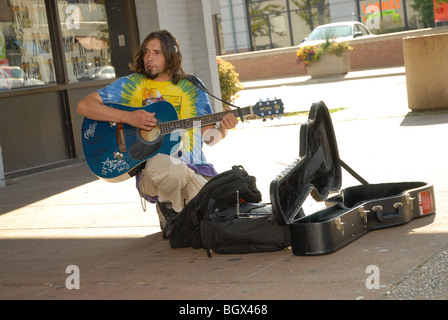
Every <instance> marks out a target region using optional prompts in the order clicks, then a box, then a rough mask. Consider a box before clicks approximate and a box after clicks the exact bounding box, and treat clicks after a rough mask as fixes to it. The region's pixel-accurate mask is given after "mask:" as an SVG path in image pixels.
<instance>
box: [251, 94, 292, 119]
mask: <svg viewBox="0 0 448 320" xmlns="http://www.w3.org/2000/svg"><path fill="white" fill-rule="evenodd" d="M283 112H284V108H283V102H282V99H277V98H275V99H273V100H271V99H266V100H264V101H262V100H261V99H260V101H258V102H257V103H256V104H255V105H253V106H252V107H251V113H252V114H253V115H256V116H258V117H260V118H263V121H266V117H269V118H270V119H271V120H272V119H273V118H274V117H277V118H280V116H281V115H282V114H283Z"/></svg>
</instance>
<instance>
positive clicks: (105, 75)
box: [78, 66, 115, 80]
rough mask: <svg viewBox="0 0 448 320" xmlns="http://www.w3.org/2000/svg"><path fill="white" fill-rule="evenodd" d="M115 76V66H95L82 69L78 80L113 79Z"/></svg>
mask: <svg viewBox="0 0 448 320" xmlns="http://www.w3.org/2000/svg"><path fill="white" fill-rule="evenodd" d="M113 78H115V68H114V67H112V66H103V67H95V68H91V69H88V70H86V71H84V72H83V73H82V74H81V75H80V76H79V77H78V80H92V79H113Z"/></svg>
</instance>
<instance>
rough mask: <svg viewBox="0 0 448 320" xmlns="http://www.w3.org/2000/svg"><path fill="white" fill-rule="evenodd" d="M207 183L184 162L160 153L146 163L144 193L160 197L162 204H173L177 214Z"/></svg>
mask: <svg viewBox="0 0 448 320" xmlns="http://www.w3.org/2000/svg"><path fill="white" fill-rule="evenodd" d="M206 182H207V179H206V178H205V177H204V176H202V175H201V174H198V173H195V172H194V171H193V170H192V169H190V168H189V167H188V166H187V165H186V164H185V163H184V162H182V161H180V160H179V159H176V158H173V157H170V156H168V155H166V154H160V153H159V154H157V155H155V156H154V157H152V158H151V159H149V160H147V161H146V167H145V170H144V172H143V183H144V192H145V193H146V194H147V195H149V196H151V197H159V201H160V202H164V201H169V202H171V203H172V204H173V209H174V211H176V212H180V211H182V208H183V207H184V205H185V204H186V203H188V202H189V201H190V200H191V199H192V198H193V197H194V196H196V194H197V193H198V192H199V190H201V188H202V187H203V186H204V185H205V183H206Z"/></svg>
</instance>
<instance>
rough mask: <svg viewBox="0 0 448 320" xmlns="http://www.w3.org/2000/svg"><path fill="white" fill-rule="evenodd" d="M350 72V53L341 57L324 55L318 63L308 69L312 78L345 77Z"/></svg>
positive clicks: (345, 53)
mask: <svg viewBox="0 0 448 320" xmlns="http://www.w3.org/2000/svg"><path fill="white" fill-rule="evenodd" d="M349 71H350V57H349V54H348V51H346V52H344V53H343V54H342V56H340V57H337V56H335V55H331V54H324V55H322V57H321V58H320V60H319V61H318V62H315V63H313V64H311V65H310V66H308V67H307V72H308V75H310V76H311V77H312V78H319V77H328V76H338V75H344V74H347V73H348V72H349Z"/></svg>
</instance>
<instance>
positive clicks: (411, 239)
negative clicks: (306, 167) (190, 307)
mask: <svg viewBox="0 0 448 320" xmlns="http://www.w3.org/2000/svg"><path fill="white" fill-rule="evenodd" d="M373 79H374V78H372V80H373ZM355 81H357V80H351V81H345V80H343V81H342V83H343V84H344V85H345V84H346V85H354V82H355ZM364 81H366V78H364ZM367 81H368V80H367ZM342 83H341V85H342ZM296 85H298V86H300V85H301V84H296ZM316 85H319V86H322V90H325V88H326V87H325V86H326V83H325V82H322V83H320V84H316ZM274 89H275V87H274ZM247 90H249V89H247ZM395 101H402V103H401V105H398V103H395V104H394V105H390V106H389V108H390V109H393V108H401V109H400V110H404V109H406V107H405V106H404V105H403V104H404V103H405V101H406V98H405V97H397V98H396V100H395ZM381 110H385V109H381ZM349 111H350V110H349V109H347V110H345V111H341V112H340V113H339V112H337V113H335V114H333V116H332V118H333V122H334V127H335V132H336V137H337V141H338V148H339V152H340V156H341V159H343V160H344V161H345V162H346V163H348V164H349V165H350V166H351V167H352V168H353V169H354V170H355V171H357V172H358V173H359V174H360V175H361V176H363V178H365V179H366V180H367V181H369V182H370V183H380V182H394V181H427V182H430V183H432V184H434V188H435V193H436V206H437V214H436V215H433V216H428V217H424V218H420V219H415V220H412V221H411V222H409V223H408V224H405V225H403V226H399V227H394V228H389V229H384V230H378V231H373V232H370V233H368V234H366V235H364V236H363V237H361V238H359V239H358V240H356V241H354V242H353V243H351V244H349V245H348V246H346V247H344V248H342V249H340V250H339V251H337V252H335V253H332V254H329V255H322V256H312V257H302V256H294V255H293V254H292V252H291V250H290V249H285V250H282V251H279V252H274V253H260V254H248V255H219V254H214V255H213V257H212V258H211V259H209V258H208V257H207V255H206V252H205V250H202V249H200V250H195V249H171V248H170V246H169V242H168V241H165V240H163V239H162V235H161V232H160V229H159V226H158V219H157V214H156V211H155V207H154V206H153V205H150V204H147V206H146V212H144V211H143V209H142V204H141V202H140V199H139V196H138V193H137V191H136V189H135V181H134V180H133V179H130V180H127V181H125V182H121V183H119V184H112V183H107V182H104V181H101V180H98V179H97V178H96V177H94V176H93V175H92V174H91V173H90V171H89V169H88V168H87V166H86V165H85V164H84V162H83V161H79V162H74V163H73V164H71V165H68V166H66V167H62V168H58V169H54V170H49V171H46V172H41V173H36V174H32V175H28V176H24V177H20V178H15V179H13V180H10V181H8V182H7V186H6V187H5V188H1V189H0V299H155V300H162V299H166V300H172V299H188V300H203V299H204V300H210V299H211V300H221V299H229V300H240V299H255V300H264V299H272V300H296V299H349V300H355V299H368V300H375V299H447V298H448V283H447V280H446V274H447V273H446V271H447V266H448V254H447V252H448V233H447V231H448V170H447V169H446V164H447V163H448V154H447V152H446V151H445V149H446V148H445V147H444V145H442V144H441V139H440V138H439V137H445V136H446V132H448V114H447V113H438V114H425V115H418V116H411V115H408V114H407V113H406V112H405V113H403V112H401V111H400V112H399V113H398V114H397V115H394V116H383V115H382V114H377V115H375V116H374V115H372V114H370V115H369V116H367V117H365V118H362V119H356V120H354V119H353V117H352V115H354V114H356V115H359V113H350V112H349ZM344 112H345V116H344ZM306 118H307V117H306V116H302V117H300V116H298V117H290V118H284V119H281V120H278V121H274V122H266V123H263V122H261V121H260V120H254V121H251V123H250V125H249V124H241V125H239V127H238V129H236V130H232V131H231V132H230V133H229V135H228V137H227V138H226V139H225V140H223V141H222V142H220V143H219V144H218V145H217V146H215V147H207V148H206V150H205V152H206V154H207V156H208V160H209V161H210V162H212V163H214V164H215V167H216V168H217V169H218V171H223V170H227V169H228V168H230V167H231V166H232V165H234V164H241V165H243V166H244V167H245V168H246V170H247V171H248V172H249V173H250V174H252V175H254V176H256V177H257V184H258V187H259V189H260V191H261V192H262V194H263V201H265V202H269V183H270V181H271V180H272V179H274V178H275V176H276V175H277V174H278V173H280V172H281V171H282V170H283V169H284V168H285V166H287V165H288V164H290V163H291V162H292V161H293V160H295V159H296V158H297V157H298V150H299V130H300V124H301V123H302V122H304V121H306ZM356 184H358V182H357V181H356V180H355V179H354V178H352V177H351V176H350V175H348V174H347V173H345V172H344V173H343V188H345V187H347V186H351V185H356ZM69 266H76V267H75V268H79V275H80V278H79V284H80V287H79V289H76V288H75V289H69V288H70V287H72V286H73V285H74V284H76V281H75V280H73V276H74V275H75V273H76V271H75V272H74V271H72V270H73V269H70V267H69ZM369 266H376V267H377V268H378V269H377V270H379V278H378V280H379V288H378V289H369V286H368V285H366V281H368V277H369V276H370V275H371V273H370V272H371V271H369V270H370V269H369V268H370V267H369ZM67 267H69V269H67ZM66 270H67V271H66ZM75 270H78V269H75ZM173 312H177V310H173Z"/></svg>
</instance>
